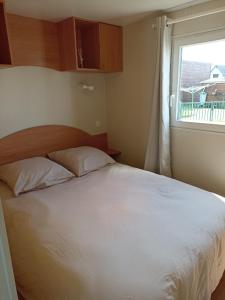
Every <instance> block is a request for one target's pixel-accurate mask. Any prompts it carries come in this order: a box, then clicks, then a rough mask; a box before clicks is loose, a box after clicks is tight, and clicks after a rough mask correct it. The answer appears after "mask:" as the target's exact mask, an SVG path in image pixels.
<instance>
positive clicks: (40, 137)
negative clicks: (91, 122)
mask: <svg viewBox="0 0 225 300" xmlns="http://www.w3.org/2000/svg"><path fill="white" fill-rule="evenodd" d="M79 146H93V147H96V148H99V149H102V150H104V149H107V134H106V133H103V134H99V135H90V134H88V133H86V132H84V131H82V130H80V129H77V128H73V127H68V126H61V125H46V126H38V127H32V128H28V129H24V130H21V131H18V132H16V133H13V134H11V135H8V136H6V137H3V138H1V139H0V165H3V164H6V163H10V162H14V161H16V160H20V159H25V158H29V157H33V156H46V154H47V153H49V152H52V151H57V150H62V149H67V148H72V147H79Z"/></svg>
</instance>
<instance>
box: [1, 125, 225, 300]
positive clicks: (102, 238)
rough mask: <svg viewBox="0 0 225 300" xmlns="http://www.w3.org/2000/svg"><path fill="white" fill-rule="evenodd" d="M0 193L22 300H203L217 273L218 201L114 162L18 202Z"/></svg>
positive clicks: (222, 217) (224, 204)
mask: <svg viewBox="0 0 225 300" xmlns="http://www.w3.org/2000/svg"><path fill="white" fill-rule="evenodd" d="M38 130H39V132H40V131H42V130H41V129H40V128H39V129H38ZM51 130H52V128H51ZM35 132H37V131H36V130H35ZM20 134H21V133H20ZM23 135H25V136H26V135H27V134H24V133H23ZM44 138H45V139H47V138H46V135H45V137H44ZM7 139H8V141H6V140H7ZM7 139H6V140H4V143H2V145H3V146H4V147H6V145H9V144H10V143H11V142H12V139H15V136H13V137H9V138H7ZM47 141H48V143H50V144H51V142H49V139H47ZM20 142H21V138H20V139H19V143H20ZM54 143H55V141H54ZM73 143H74V142H73ZM84 143H85V144H86V143H87V140H86V141H85V142H84ZM91 143H92V144H93V139H92V141H91ZM39 144H40V143H39ZM56 144H57V146H56V145H55V146H54V147H53V146H51V149H52V148H55V147H57V148H59V147H60V148H64V147H63V145H60V146H59V145H58V143H56ZM97 144H98V143H97ZM27 146H29V145H27ZM66 146H68V145H66ZM95 146H97V145H95ZM24 147H25V146H21V147H18V148H17V150H18V149H19V151H18V153H17V154H15V150H14V153H12V152H11V153H9V152H7V153H6V152H4V151H3V152H1V155H2V161H3V160H4V162H6V161H7V162H8V161H12V160H15V156H18V155H19V157H20V159H21V158H25V157H27V156H30V154H28V153H27V152H26V153H25V152H24ZM32 147H34V148H35V149H36V146H35V145H33V146H32ZM32 147H31V146H30V148H29V149H30V150H29V152H30V153H33V152H34V150H33V149H32ZM39 147H40V146H39ZM49 147H50V145H49V144H48V146H47V147H46V146H43V149H39V150H38V153H37V152H36V153H35V155H41V154H42V155H44V154H45V152H46V151H48V150H49ZM25 148H26V149H27V147H25ZM2 149H3V147H2ZM10 149H11V148H10ZM0 150H1V140H0ZM10 151H12V150H10ZM4 153H5V154H4ZM24 156H25V157H24ZM10 157H11V158H10ZM12 157H13V158H12ZM3 158H4V159H3ZM0 161H1V159H0ZM0 196H1V198H2V204H3V207H4V213H5V219H6V226H7V232H8V237H9V244H10V249H11V255H12V261H13V267H14V272H15V277H16V282H17V287H18V290H19V291H20V292H21V294H22V295H23V297H24V298H25V299H29V300H40V299H41V300H51V299H54V300H58V299H60V300H62V299H63V300H64V299H68V300H74V299H77V300H78V299H79V300H128V299H129V300H209V299H210V298H211V294H212V292H213V291H214V290H215V289H216V287H217V285H218V284H219V281H220V279H221V278H222V275H223V272H224V270H225V201H224V198H223V197H220V196H218V195H215V194H212V193H208V192H206V191H203V190H201V189H198V188H195V187H192V186H190V185H187V184H184V183H181V182H179V181H175V180H172V179H168V178H166V177H163V176H159V175H156V174H153V173H150V172H146V171H143V170H139V169H135V168H132V167H129V166H125V165H122V164H118V163H116V164H114V165H110V166H106V167H104V168H101V169H99V170H97V171H95V172H91V173H89V174H87V175H85V176H82V177H79V178H74V179H72V180H70V181H67V182H65V183H62V184H58V185H54V186H52V187H49V188H46V189H42V190H38V191H32V192H28V193H25V194H22V195H20V196H18V197H14V196H13V195H12V193H11V191H10V190H9V188H8V187H7V185H6V184H4V183H0Z"/></svg>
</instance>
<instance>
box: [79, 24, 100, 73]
mask: <svg viewBox="0 0 225 300" xmlns="http://www.w3.org/2000/svg"><path fill="white" fill-rule="evenodd" d="M75 33H76V52H77V54H76V57H77V69H82V70H84V69H88V70H90V69H94V70H96V69H99V68H100V46H99V23H97V22H92V21H84V20H80V19H75Z"/></svg>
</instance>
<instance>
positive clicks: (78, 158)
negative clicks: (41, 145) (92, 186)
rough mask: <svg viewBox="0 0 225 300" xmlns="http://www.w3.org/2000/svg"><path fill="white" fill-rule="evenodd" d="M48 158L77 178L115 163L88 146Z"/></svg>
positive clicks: (51, 154)
mask: <svg viewBox="0 0 225 300" xmlns="http://www.w3.org/2000/svg"><path fill="white" fill-rule="evenodd" d="M48 157H49V158H50V159H52V160H54V161H56V162H57V163H59V164H61V165H62V166H64V167H65V168H67V169H68V170H70V171H71V172H73V173H74V174H76V175H77V176H82V175H85V174H87V173H89V172H92V171H95V170H98V169H100V168H102V167H104V166H106V165H108V164H114V163H115V160H113V159H112V158H111V157H110V156H109V155H108V154H106V153H105V152H103V151H101V150H99V149H96V148H93V147H88V146H82V147H77V148H70V149H66V150H61V151H56V152H52V153H49V154H48Z"/></svg>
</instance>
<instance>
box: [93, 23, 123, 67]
mask: <svg viewBox="0 0 225 300" xmlns="http://www.w3.org/2000/svg"><path fill="white" fill-rule="evenodd" d="M99 34H100V69H101V70H102V71H104V72H121V71H122V70H123V30H122V27H119V26H114V25H109V24H105V23H100V24H99Z"/></svg>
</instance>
